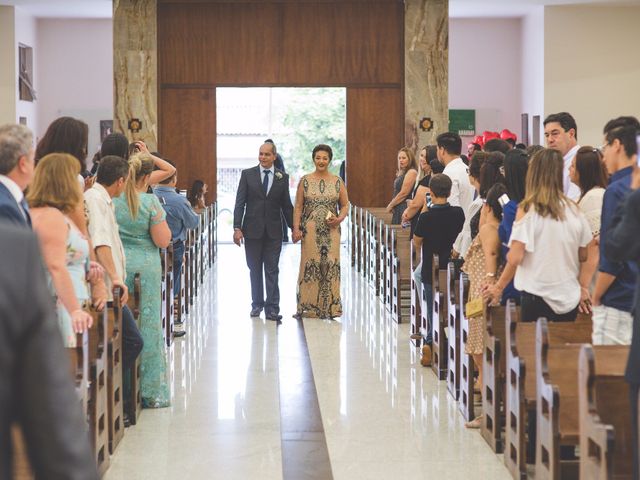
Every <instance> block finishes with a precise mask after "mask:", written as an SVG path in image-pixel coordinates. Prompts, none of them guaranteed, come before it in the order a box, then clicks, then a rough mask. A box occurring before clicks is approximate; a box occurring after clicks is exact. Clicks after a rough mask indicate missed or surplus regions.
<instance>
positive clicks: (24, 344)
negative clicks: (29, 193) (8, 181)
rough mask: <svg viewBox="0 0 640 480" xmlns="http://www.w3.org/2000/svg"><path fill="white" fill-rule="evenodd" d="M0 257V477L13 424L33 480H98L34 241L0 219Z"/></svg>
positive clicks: (7, 473)
mask: <svg viewBox="0 0 640 480" xmlns="http://www.w3.org/2000/svg"><path fill="white" fill-rule="evenodd" d="M23 128H25V127H23ZM0 131H2V130H1V129H0ZM0 138H1V137H0ZM0 149H1V147H0ZM0 251H2V252H11V253H10V254H8V255H5V256H4V258H3V259H2V267H3V268H0V292H2V295H0V329H1V330H2V331H3V332H5V333H10V334H5V335H0V352H2V355H0V386H1V388H0V405H2V408H0V478H2V479H9V478H14V476H13V473H12V472H11V453H12V451H13V448H12V445H11V433H10V432H11V426H12V425H13V424H16V423H17V424H18V425H19V426H20V427H21V428H22V431H23V433H24V438H25V442H26V447H27V451H28V454H29V460H30V463H31V467H32V468H33V471H34V474H35V477H36V478H43V479H44V478H46V479H49V478H50V479H54V478H59V479H61V478H64V479H68V480H97V479H98V473H97V471H96V465H95V461H94V459H93V454H92V452H91V447H90V443H89V437H88V435H87V430H86V422H85V420H84V419H83V418H82V415H81V413H80V408H78V398H77V396H76V392H75V387H74V385H73V381H72V379H71V376H70V375H69V369H68V368H63V366H64V365H67V364H68V363H69V358H68V356H67V354H66V352H65V351H64V348H63V346H62V340H61V339H60V335H59V334H58V332H57V331H56V330H57V327H56V325H55V324H56V321H55V313H54V312H55V310H54V307H53V303H52V301H51V294H50V292H49V290H48V289H47V284H46V281H45V275H44V271H43V268H42V258H41V257H40V252H39V248H38V242H37V239H36V237H35V235H33V234H32V233H30V232H29V231H28V230H27V229H25V228H19V227H15V226H13V225H11V224H10V223H9V222H6V221H4V220H0ZM27 295H28V301H25V298H26V296H27Z"/></svg>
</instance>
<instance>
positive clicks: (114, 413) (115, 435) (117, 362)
mask: <svg viewBox="0 0 640 480" xmlns="http://www.w3.org/2000/svg"><path fill="white" fill-rule="evenodd" d="M121 295H122V291H121V290H120V289H119V288H114V289H113V301H112V302H109V303H108V305H107V408H108V412H109V418H108V424H109V453H111V454H112V455H113V452H114V451H115V449H116V447H117V446H118V444H119V443H120V441H121V440H122V437H123V436H124V420H123V405H122V403H123V402H122V399H123V397H122V306H121V303H120V297H121Z"/></svg>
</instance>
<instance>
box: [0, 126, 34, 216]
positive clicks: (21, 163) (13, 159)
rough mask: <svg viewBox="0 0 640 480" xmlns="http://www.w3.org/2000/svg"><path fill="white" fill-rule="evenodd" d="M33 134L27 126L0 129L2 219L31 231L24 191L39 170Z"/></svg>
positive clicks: (0, 207) (0, 208)
mask: <svg viewBox="0 0 640 480" xmlns="http://www.w3.org/2000/svg"><path fill="white" fill-rule="evenodd" d="M34 154H35V151H34V148H33V134H32V133H31V130H29V129H28V128H27V127H25V126H24V125H18V124H6V125H2V126H0V219H3V220H5V221H6V222H10V223H13V224H14V225H18V226H21V227H27V228H31V216H30V215H29V207H28V206H27V201H26V200H25V198H24V193H23V192H24V190H25V189H26V188H27V187H28V186H29V184H30V183H31V180H32V179H33V172H34V169H35V162H34Z"/></svg>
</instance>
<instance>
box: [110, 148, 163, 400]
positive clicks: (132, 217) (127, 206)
mask: <svg viewBox="0 0 640 480" xmlns="http://www.w3.org/2000/svg"><path fill="white" fill-rule="evenodd" d="M156 158H157V157H152V156H151V155H150V154H147V153H138V154H135V155H133V156H132V157H131V158H130V159H129V178H128V179H127V183H126V187H125V195H122V196H120V197H118V198H115V199H114V201H113V204H114V206H115V212H116V219H117V221H118V227H119V233H120V239H121V240H122V245H123V247H124V251H125V256H126V258H127V263H126V274H127V275H126V277H127V285H128V286H129V288H133V277H134V275H135V273H140V281H141V284H142V289H141V297H140V332H141V333H142V338H143V339H144V349H143V350H142V356H141V362H140V364H141V377H142V379H141V388H140V390H141V392H142V405H143V407H145V408H162V407H168V406H169V405H170V392H169V383H168V376H167V374H168V369H167V356H166V354H165V340H164V332H163V328H162V322H161V321H160V319H161V318H162V311H161V309H162V293H161V285H162V266H161V263H160V252H159V249H160V248H167V247H168V246H169V244H170V243H171V230H169V226H168V225H167V222H166V220H165V217H166V214H165V212H164V209H163V208H162V205H160V201H159V200H158V198H157V197H156V196H155V195H153V194H152V193H146V192H147V189H148V188H149V182H150V180H151V178H152V177H153V175H154V174H157V173H158V171H155V172H154V171H153V166H154V163H155V160H156ZM162 161H163V162H164V160H162ZM165 163H166V162H165ZM98 171H99V170H98ZM161 180H164V178H161Z"/></svg>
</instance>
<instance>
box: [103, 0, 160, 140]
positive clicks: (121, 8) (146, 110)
mask: <svg viewBox="0 0 640 480" xmlns="http://www.w3.org/2000/svg"><path fill="white" fill-rule="evenodd" d="M156 11H157V9H156V0H114V2H113V79H114V95H113V98H114V107H113V112H114V113H113V116H114V118H113V128H114V131H116V132H122V133H124V134H125V135H126V136H127V137H128V138H129V139H130V140H144V141H145V143H146V144H147V146H148V147H149V149H150V150H155V149H157V144H158V57H157V25H156V22H157V14H156ZM136 118H137V119H139V120H140V121H141V122H142V128H141V130H140V131H139V132H137V133H134V132H132V131H130V130H129V127H128V124H129V121H130V120H131V119H136Z"/></svg>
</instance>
